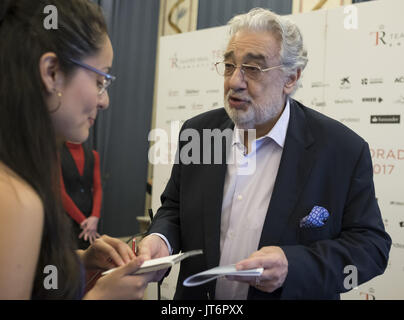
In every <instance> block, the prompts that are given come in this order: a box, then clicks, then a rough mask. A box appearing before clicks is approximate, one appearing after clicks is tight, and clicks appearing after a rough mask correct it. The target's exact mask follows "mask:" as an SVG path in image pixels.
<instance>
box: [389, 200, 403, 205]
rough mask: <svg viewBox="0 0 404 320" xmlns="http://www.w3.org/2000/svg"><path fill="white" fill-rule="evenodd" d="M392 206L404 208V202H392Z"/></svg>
mask: <svg viewBox="0 0 404 320" xmlns="http://www.w3.org/2000/svg"><path fill="white" fill-rule="evenodd" d="M390 204H391V205H394V206H404V202H399V201H390Z"/></svg>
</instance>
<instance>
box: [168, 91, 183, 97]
mask: <svg viewBox="0 0 404 320" xmlns="http://www.w3.org/2000/svg"><path fill="white" fill-rule="evenodd" d="M179 94H180V92H179V91H178V90H169V91H168V96H169V97H178V96H179Z"/></svg>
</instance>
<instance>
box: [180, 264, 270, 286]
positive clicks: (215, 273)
mask: <svg viewBox="0 0 404 320" xmlns="http://www.w3.org/2000/svg"><path fill="white" fill-rule="evenodd" d="M263 271H264V269H263V268H257V269H248V270H236V266H235V265H234V264H232V265H228V266H220V267H216V268H212V269H209V270H206V271H203V272H200V273H197V274H194V275H193V276H190V277H188V278H186V279H185V280H184V282H183V285H184V286H186V287H195V286H199V285H201V284H204V283H206V282H209V281H212V280H215V279H217V278H220V277H224V276H244V277H259V276H260V275H261V274H262V272H263Z"/></svg>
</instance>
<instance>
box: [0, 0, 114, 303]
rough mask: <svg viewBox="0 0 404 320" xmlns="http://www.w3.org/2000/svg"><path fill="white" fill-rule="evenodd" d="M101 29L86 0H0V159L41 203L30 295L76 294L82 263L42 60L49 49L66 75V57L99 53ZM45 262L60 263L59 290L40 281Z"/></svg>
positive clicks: (97, 15) (103, 30)
mask: <svg viewBox="0 0 404 320" xmlns="http://www.w3.org/2000/svg"><path fill="white" fill-rule="evenodd" d="M48 5H53V6H55V7H56V8H57V12H58V20H57V22H58V24H57V29H49V30H48V29H47V28H45V25H44V20H45V18H46V17H47V14H45V13H44V8H45V7H46V6H48ZM106 34H107V27H106V24H105V20H104V17H103V14H102V12H101V10H100V8H99V7H98V6H97V5H95V4H93V3H92V2H90V1H89V0H68V1H66V0H34V1H33V0H1V2H0V70H1V73H0V162H3V163H4V164H5V165H6V166H8V167H9V168H10V169H12V170H13V171H14V172H15V173H17V174H18V175H19V176H20V177H22V178H23V179H24V180H25V181H26V182H27V183H28V184H29V185H31V186H32V187H33V188H34V189H35V190H36V192H37V193H38V195H39V196H40V198H41V200H42V202H43V206H44V211H45V218H44V226H43V235H42V243H41V250H40V256H39V261H38V265H37V271H36V275H35V281H34V286H33V291H32V298H34V299H52V298H56V299H75V298H77V297H78V295H79V291H80V290H79V288H80V280H79V279H80V268H79V263H78V259H77V256H76V254H75V253H74V250H73V249H74V246H73V243H72V241H71V236H70V229H69V226H70V224H69V222H68V219H67V217H66V214H65V213H64V211H63V209H62V206H61V201H60V180H59V179H60V165H59V160H58V146H57V143H56V136H55V129H54V128H53V126H52V122H51V118H50V114H49V109H48V106H47V105H46V104H45V99H44V98H45V90H44V85H43V83H42V80H41V76H40V72H39V60H40V57H41V56H42V55H43V54H44V53H46V52H54V53H55V54H56V55H57V57H58V60H59V64H60V66H61V69H62V71H63V72H64V73H65V75H66V76H69V75H71V74H72V73H73V72H74V71H75V68H76V67H75V66H74V65H72V64H71V63H70V62H69V58H74V59H77V60H81V59H83V58H85V57H88V56H92V55H94V54H96V53H97V52H98V51H99V49H100V47H101V44H102V43H103V40H104V39H105V36H106ZM46 265H54V266H56V267H57V270H58V289H57V290H52V289H50V290H46V289H45V288H44V278H45V276H46V274H44V267H45V266H46Z"/></svg>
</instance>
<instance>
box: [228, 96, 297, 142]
mask: <svg viewBox="0 0 404 320" xmlns="http://www.w3.org/2000/svg"><path fill="white" fill-rule="evenodd" d="M289 118H290V104H289V99H288V100H287V102H286V106H285V109H284V110H283V112H282V114H281V116H280V118H279V119H278V121H277V122H276V123H275V125H274V127H273V128H272V129H271V130H270V131H269V132H268V133H267V134H266V135H265V136H262V137H260V138H258V139H257V140H256V141H259V140H263V139H267V138H271V139H272V140H274V141H275V142H276V143H277V144H278V145H279V146H280V147H281V148H283V146H284V145H285V140H286V132H287V130H288V125H289ZM239 130H240V129H239V128H237V125H235V127H234V133H233V145H234V144H242V140H241V137H240V134H241V132H240V131H239ZM237 133H239V134H237Z"/></svg>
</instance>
